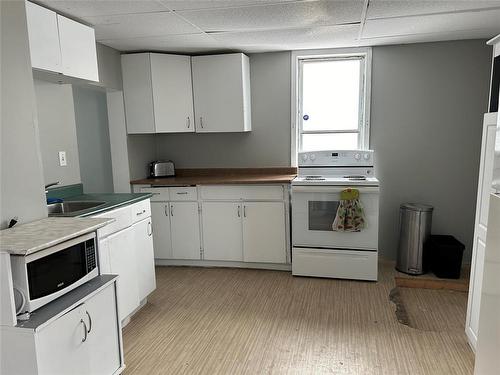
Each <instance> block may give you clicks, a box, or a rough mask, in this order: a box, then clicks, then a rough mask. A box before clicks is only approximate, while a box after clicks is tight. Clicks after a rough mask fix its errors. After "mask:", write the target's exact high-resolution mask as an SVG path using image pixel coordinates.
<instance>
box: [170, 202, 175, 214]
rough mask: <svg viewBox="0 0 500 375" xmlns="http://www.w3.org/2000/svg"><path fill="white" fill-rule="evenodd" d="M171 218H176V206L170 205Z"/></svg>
mask: <svg viewBox="0 0 500 375" xmlns="http://www.w3.org/2000/svg"><path fill="white" fill-rule="evenodd" d="M170 216H174V205H173V204H171V205H170Z"/></svg>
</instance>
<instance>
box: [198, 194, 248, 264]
mask: <svg viewBox="0 0 500 375" xmlns="http://www.w3.org/2000/svg"><path fill="white" fill-rule="evenodd" d="M201 212H202V223H203V259H205V260H226V261H227V260H230V261H242V260H243V243H242V227H241V216H242V207H241V203H236V202H203V203H202V208H201Z"/></svg>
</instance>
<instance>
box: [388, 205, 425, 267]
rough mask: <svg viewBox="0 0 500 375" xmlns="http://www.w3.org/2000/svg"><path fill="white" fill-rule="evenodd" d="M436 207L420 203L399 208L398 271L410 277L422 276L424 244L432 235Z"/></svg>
mask: <svg viewBox="0 0 500 375" xmlns="http://www.w3.org/2000/svg"><path fill="white" fill-rule="evenodd" d="M433 209H434V207H432V206H430V205H427V204H420V203H403V204H402V205H401V206H400V208H399V244H398V258H397V262H396V269H397V270H398V271H400V272H404V273H407V274H410V275H421V274H423V273H425V272H426V271H427V270H426V269H425V268H426V265H425V264H424V243H425V241H426V240H427V239H428V238H429V236H430V235H431V224H432V210H433Z"/></svg>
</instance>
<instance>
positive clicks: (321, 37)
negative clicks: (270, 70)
mask: <svg viewBox="0 0 500 375" xmlns="http://www.w3.org/2000/svg"><path fill="white" fill-rule="evenodd" d="M358 31H359V26H358V25H345V26H323V27H315V28H304V29H289V30H270V31H251V32H231V33H220V34H211V35H212V36H213V37H214V38H215V39H217V40H218V41H220V42H221V44H222V45H225V46H230V48H233V49H241V50H243V51H244V52H248V53H251V52H265V51H285V50H292V49H309V48H311V49H312V48H335V47H346V46H354V45H357V44H358V42H357V41H356V38H357V36H358Z"/></svg>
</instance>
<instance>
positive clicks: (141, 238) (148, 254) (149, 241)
mask: <svg viewBox="0 0 500 375" xmlns="http://www.w3.org/2000/svg"><path fill="white" fill-rule="evenodd" d="M132 229H133V232H134V248H135V261H136V266H137V274H136V277H137V283H138V288H139V300H140V301H142V300H143V299H144V298H146V297H147V296H148V295H149V294H150V293H151V292H152V291H153V290H155V289H156V278H155V260H154V251H153V226H152V223H151V218H150V217H148V218H146V219H144V220H141V221H139V222H138V223H135V224H134V225H132Z"/></svg>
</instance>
